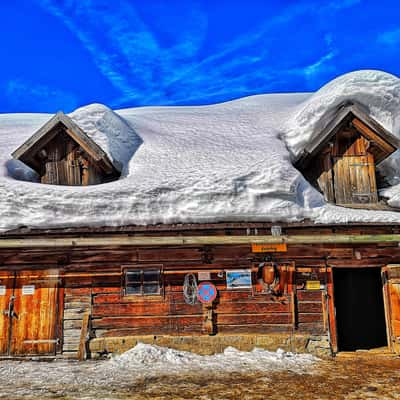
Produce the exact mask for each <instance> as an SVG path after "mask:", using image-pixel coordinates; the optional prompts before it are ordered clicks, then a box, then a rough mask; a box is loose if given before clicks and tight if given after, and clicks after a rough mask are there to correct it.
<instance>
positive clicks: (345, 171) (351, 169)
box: [333, 154, 378, 205]
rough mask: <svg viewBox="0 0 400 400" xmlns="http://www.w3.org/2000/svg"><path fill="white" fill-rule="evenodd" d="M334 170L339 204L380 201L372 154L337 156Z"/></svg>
mask: <svg viewBox="0 0 400 400" xmlns="http://www.w3.org/2000/svg"><path fill="white" fill-rule="evenodd" d="M333 170H334V182H335V199H336V203H337V204H343V205H345V204H369V203H377V202H378V194H377V190H376V178H375V164H374V157H373V155H372V154H367V155H365V156H343V157H335V158H334V168H333Z"/></svg>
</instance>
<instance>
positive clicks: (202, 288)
mask: <svg viewBox="0 0 400 400" xmlns="http://www.w3.org/2000/svg"><path fill="white" fill-rule="evenodd" d="M216 297H217V288H216V287H215V285H214V284H212V283H211V282H201V283H200V285H199V286H198V287H197V298H198V299H199V301H200V302H201V303H212V302H213V301H214V300H215V298H216Z"/></svg>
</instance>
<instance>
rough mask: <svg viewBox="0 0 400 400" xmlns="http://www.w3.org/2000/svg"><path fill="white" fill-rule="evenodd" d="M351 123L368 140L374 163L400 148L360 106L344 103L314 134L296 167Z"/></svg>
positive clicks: (301, 165)
mask: <svg viewBox="0 0 400 400" xmlns="http://www.w3.org/2000/svg"><path fill="white" fill-rule="evenodd" d="M348 125H352V126H353V127H354V128H355V129H356V130H357V131H358V132H359V133H360V135H362V136H364V137H365V138H366V139H367V140H368V141H370V143H371V145H372V148H371V150H370V151H371V153H372V154H373V155H374V158H375V164H379V163H380V162H381V161H383V160H384V159H385V158H387V157H388V156H390V155H391V154H392V153H394V152H395V151H396V150H397V149H398V148H400V140H399V139H397V138H396V137H395V136H394V135H392V134H391V133H390V132H389V131H388V130H386V129H385V128H384V127H383V126H382V125H381V124H379V123H378V122H377V121H375V120H374V119H373V118H371V117H370V116H369V115H368V114H367V113H366V112H365V111H364V110H363V109H362V108H361V107H360V106H358V105H356V104H346V105H342V106H341V107H339V109H338V110H337V112H336V113H335V114H334V116H333V117H332V118H331V119H330V120H329V122H328V123H327V124H325V126H324V127H323V128H322V129H321V130H320V131H319V132H318V133H317V134H316V135H315V136H314V138H313V139H312V140H311V141H310V142H309V143H308V144H307V146H306V147H305V148H304V150H303V152H302V154H301V156H300V157H299V158H298V160H297V161H296V166H297V167H298V168H304V167H306V166H307V165H308V164H309V163H310V161H311V160H312V159H313V158H314V157H315V156H316V155H317V154H318V153H319V152H320V151H321V150H322V149H323V148H324V147H325V146H326V145H327V144H328V143H329V142H330V140H331V139H332V138H333V137H334V136H335V134H336V133H337V132H338V131H339V130H340V129H342V128H343V127H345V126H348Z"/></svg>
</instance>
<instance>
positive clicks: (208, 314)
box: [203, 303, 215, 335]
mask: <svg viewBox="0 0 400 400" xmlns="http://www.w3.org/2000/svg"><path fill="white" fill-rule="evenodd" d="M203 331H204V333H208V334H209V335H213V334H214V333H215V324H214V307H213V303H205V304H203Z"/></svg>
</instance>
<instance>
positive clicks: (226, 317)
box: [0, 224, 400, 356]
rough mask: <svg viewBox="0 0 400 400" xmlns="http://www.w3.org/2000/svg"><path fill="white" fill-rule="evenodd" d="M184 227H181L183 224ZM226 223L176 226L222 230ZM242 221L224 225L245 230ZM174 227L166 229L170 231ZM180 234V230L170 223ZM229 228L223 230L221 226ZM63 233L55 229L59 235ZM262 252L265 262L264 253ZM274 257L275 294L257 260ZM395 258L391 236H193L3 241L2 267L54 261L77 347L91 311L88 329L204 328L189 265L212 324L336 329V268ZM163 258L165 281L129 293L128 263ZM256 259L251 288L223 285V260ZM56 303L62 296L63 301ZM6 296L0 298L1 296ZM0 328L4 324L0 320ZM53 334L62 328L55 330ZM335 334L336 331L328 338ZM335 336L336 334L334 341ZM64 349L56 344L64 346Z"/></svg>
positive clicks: (66, 327) (314, 231) (227, 263)
mask: <svg viewBox="0 0 400 400" xmlns="http://www.w3.org/2000/svg"><path fill="white" fill-rule="evenodd" d="M182 229H183V228H182ZM224 229H225V228H224V227H222V226H221V227H218V226H213V227H211V226H210V228H209V229H203V230H195V229H194V227H188V228H187V230H186V231H184V232H183V233H182V231H181V234H182V235H183V236H184V235H185V234H186V235H190V234H193V233H197V234H204V233H205V232H207V233H209V234H216V232H219V234H222V233H223V232H224ZM267 229H268V228H267V227H265V226H263V225H261V224H260V225H258V226H254V225H252V226H251V229H250V228H246V229H245V231H247V232H248V233H255V232H257V233H259V234H265V233H267ZM399 230H400V227H396V226H390V227H388V226H371V227H363V226H359V227H350V228H346V227H334V228H332V227H316V226H314V227H308V228H303V227H300V226H299V227H294V226H293V227H285V228H284V233H285V234H287V235H295V234H308V235H310V234H311V235H320V236H322V235H323V234H332V233H344V234H348V233H352V234H357V233H359V234H372V233H382V234H384V233H386V234H387V233H397V232H398V231H399ZM242 231H243V227H242V226H240V228H234V227H232V228H231V229H230V232H231V234H237V233H242ZM168 233H169V234H171V231H169V232H168ZM172 233H174V234H177V232H176V231H175V232H172ZM224 233H225V234H226V231H225V232H224ZM57 235H58V236H59V233H58V234H57ZM266 258H267V261H266V260H265V259H266ZM261 262H274V263H275V264H276V265H277V266H278V268H279V270H280V275H281V278H282V279H281V283H282V287H281V293H280V295H273V294H270V293H265V292H263V286H262V284H260V283H259V282H258V278H259V276H257V267H258V265H259V264H260V263H261ZM396 263H400V247H399V246H398V245H397V243H385V244H382V243H377V244H326V245H324V244H314V245H305V244H298V245H288V248H287V252H282V253H271V254H265V253H253V252H252V249H251V245H203V246H202V245H198V246H161V247H151V246H148V247H133V246H121V247H117V246H108V247H102V248H89V247H88V248H84V247H80V248H68V249H63V248H59V249H45V248H43V249H41V248H35V249H23V250H21V249H14V250H12V249H4V250H1V252H0V269H1V270H2V271H4V273H5V274H6V275H7V273H8V272H9V271H21V270H24V271H29V270H30V271H34V270H41V269H43V270H50V269H52V270H56V271H57V275H59V276H60V279H59V282H60V284H59V288H60V291H61V289H62V291H63V292H62V296H63V298H62V302H63V303H64V307H63V313H61V314H60V323H59V327H56V328H55V329H56V331H57V332H58V330H57V329H61V330H62V333H60V335H59V337H60V338H61V340H62V351H63V352H64V353H65V354H67V355H70V356H76V355H77V353H78V349H79V346H80V340H81V329H82V319H83V315H84V314H85V313H87V312H89V313H90V325H91V326H90V330H89V331H90V335H91V337H110V336H126V335H146V334H151V335H162V334H168V335H206V334H209V333H210V331H209V328H208V327H207V325H206V324H205V319H206V316H207V312H208V311H209V310H206V309H205V308H204V307H203V306H202V305H201V304H195V305H193V306H192V305H188V304H186V303H185V301H184V297H183V291H182V289H183V288H182V285H183V280H184V276H185V274H186V273H188V272H194V273H197V272H199V271H211V275H210V281H211V282H213V283H214V284H215V285H216V287H217V289H218V297H217V299H216V301H215V303H214V306H213V309H212V320H213V324H214V327H213V333H217V334H257V333H258V334H268V333H283V332H285V333H290V332H296V333H309V334H310V335H322V334H326V333H327V332H328V329H331V333H332V329H334V310H333V309H332V302H329V301H328V298H332V295H333V292H332V275H331V269H332V268H341V267H354V268H358V267H360V268H364V267H383V266H385V265H387V264H396ZM154 265H157V266H160V267H161V268H162V271H163V289H162V292H161V294H160V295H152V296H134V295H130V296H125V295H124V292H123V284H122V272H121V271H122V269H123V268H124V267H137V268H142V269H146V268H150V267H152V266H154ZM243 268H253V271H254V272H253V288H252V289H251V290H250V289H249V290H247V289H240V290H237V289H236V290H229V289H227V287H226V277H225V274H222V275H221V274H218V272H224V271H226V270H229V269H243ZM309 280H314V281H320V282H321V284H322V287H321V290H307V287H306V282H307V281H309ZM60 303H61V301H60ZM4 305H5V304H4ZM0 328H1V326H0ZM57 337H58V336H57ZM334 340H335V338H334V337H332V341H334ZM333 344H334V343H333ZM60 350H61V348H60Z"/></svg>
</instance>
